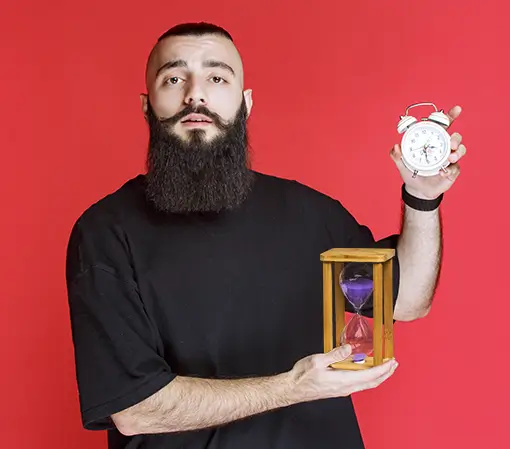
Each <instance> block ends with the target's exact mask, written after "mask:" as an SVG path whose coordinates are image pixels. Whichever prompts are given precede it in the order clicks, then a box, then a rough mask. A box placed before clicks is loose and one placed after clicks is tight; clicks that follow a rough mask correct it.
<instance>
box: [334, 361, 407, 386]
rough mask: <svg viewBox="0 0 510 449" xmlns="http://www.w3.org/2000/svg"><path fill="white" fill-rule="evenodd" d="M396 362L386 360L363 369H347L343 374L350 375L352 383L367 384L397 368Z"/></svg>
mask: <svg viewBox="0 0 510 449" xmlns="http://www.w3.org/2000/svg"><path fill="white" fill-rule="evenodd" d="M397 366H398V363H397V361H396V360H394V359H392V360H388V361H387V362H384V363H382V364H381V365H377V366H374V367H372V368H367V369H364V370H356V371H347V372H345V373H344V374H343V375H344V376H345V375H348V376H351V377H352V384H353V385H354V384H367V383H371V382H377V381H378V379H380V378H382V377H384V376H386V375H388V373H392V372H393V371H395V369H396V368H397Z"/></svg>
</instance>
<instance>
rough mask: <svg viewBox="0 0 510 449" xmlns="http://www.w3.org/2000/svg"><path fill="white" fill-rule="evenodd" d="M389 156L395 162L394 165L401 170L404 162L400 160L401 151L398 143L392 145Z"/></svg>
mask: <svg viewBox="0 0 510 449" xmlns="http://www.w3.org/2000/svg"><path fill="white" fill-rule="evenodd" d="M390 156H391V159H392V160H393V162H395V165H396V166H397V167H398V169H399V170H402V169H404V168H405V165H404V163H403V162H402V151H401V150H400V145H399V144H398V143H397V144H395V145H393V148H392V149H391V151H390Z"/></svg>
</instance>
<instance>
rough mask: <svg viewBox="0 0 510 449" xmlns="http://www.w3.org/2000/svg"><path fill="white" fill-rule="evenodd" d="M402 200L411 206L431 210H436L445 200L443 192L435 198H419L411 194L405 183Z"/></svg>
mask: <svg viewBox="0 0 510 449" xmlns="http://www.w3.org/2000/svg"><path fill="white" fill-rule="evenodd" d="M402 200H403V201H404V203H405V204H407V205H408V206H409V207H410V208H412V209H416V210H422V211H431V210H435V209H437V208H438V207H439V205H440V204H441V201H443V194H441V195H439V196H438V197H437V198H435V199H433V200H424V199H422V198H417V197H415V196H413V195H411V194H410V193H409V192H408V191H407V190H406V187H405V183H404V184H402Z"/></svg>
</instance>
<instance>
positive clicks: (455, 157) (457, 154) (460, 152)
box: [448, 144, 467, 163]
mask: <svg viewBox="0 0 510 449" xmlns="http://www.w3.org/2000/svg"><path fill="white" fill-rule="evenodd" d="M466 152H467V150H466V147H465V145H463V144H461V145H459V148H457V150H456V151H452V153H451V154H450V156H449V157H448V160H449V161H450V162H452V163H455V162H459V160H460V158H461V157H463V156H465V154H466Z"/></svg>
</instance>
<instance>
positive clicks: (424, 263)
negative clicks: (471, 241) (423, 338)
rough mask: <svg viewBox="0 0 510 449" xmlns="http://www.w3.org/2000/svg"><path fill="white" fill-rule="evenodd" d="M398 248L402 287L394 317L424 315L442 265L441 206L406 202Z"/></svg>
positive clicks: (410, 318) (399, 319)
mask: <svg viewBox="0 0 510 449" xmlns="http://www.w3.org/2000/svg"><path fill="white" fill-rule="evenodd" d="M397 251H398V255H399V261H400V287H399V292H398V297H397V301H396V304H395V311H394V319H395V320H397V321H412V320H416V319H418V318H423V317H424V316H426V315H427V314H428V312H429V310H430V307H431V305H432V298H433V296H434V292H435V288H436V285H437V279H438V277H439V271H440V266H441V257H442V236H441V217H440V210H439V208H438V209H436V210H433V211H430V212H429V211H418V210H415V209H412V208H410V207H409V206H407V205H404V216H403V222H402V231H401V234H400V237H399V240H398V244H397Z"/></svg>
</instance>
